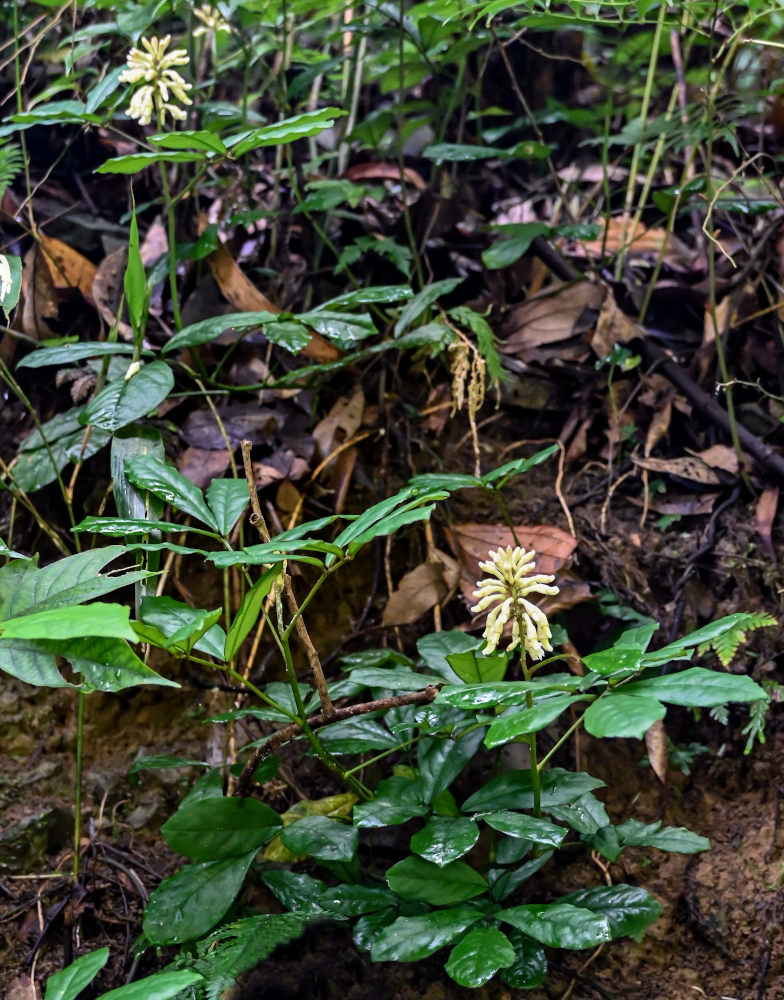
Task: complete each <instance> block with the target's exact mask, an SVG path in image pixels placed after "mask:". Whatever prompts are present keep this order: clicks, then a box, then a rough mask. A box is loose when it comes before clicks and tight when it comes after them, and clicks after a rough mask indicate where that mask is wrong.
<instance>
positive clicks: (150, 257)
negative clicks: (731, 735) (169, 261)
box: [139, 218, 169, 267]
mask: <svg viewBox="0 0 784 1000" xmlns="http://www.w3.org/2000/svg"><path fill="white" fill-rule="evenodd" d="M139 252H140V253H141V257H142V264H144V266H145V267H152V266H153V264H155V263H156V261H158V260H160V258H161V257H163V255H164V254H166V253H168V252H169V237H168V235H167V233H166V227H165V226H164V225H163V223H162V222H161V220H160V218H158V219H156V220H155V221H154V222H153V224H152V225H151V226H150V228H149V229H148V230H147V232H146V233H145V234H144V239H143V240H142V245H141V246H140V247H139Z"/></svg>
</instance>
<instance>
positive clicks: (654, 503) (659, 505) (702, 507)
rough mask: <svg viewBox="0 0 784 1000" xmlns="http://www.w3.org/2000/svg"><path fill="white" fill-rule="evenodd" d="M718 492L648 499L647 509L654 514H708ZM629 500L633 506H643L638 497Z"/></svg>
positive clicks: (718, 494)
mask: <svg viewBox="0 0 784 1000" xmlns="http://www.w3.org/2000/svg"><path fill="white" fill-rule="evenodd" d="M719 496H721V494H720V493H682V494H677V495H675V494H672V495H670V496H667V497H665V498H663V499H657V498H654V499H652V500H649V501H648V509H649V510H652V511H654V512H655V513H656V514H681V515H683V516H684V517H686V516H688V517H691V516H695V515H701V514H710V512H711V511H712V510H713V505H714V503H715V502H716V499H717V498H718V497H719ZM628 499H629V502H630V503H633V504H634V506H635V507H643V506H644V502H643V500H642V499H641V498H640V497H629V498H628Z"/></svg>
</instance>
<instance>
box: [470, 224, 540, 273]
mask: <svg viewBox="0 0 784 1000" xmlns="http://www.w3.org/2000/svg"><path fill="white" fill-rule="evenodd" d="M504 232H507V233H510V235H509V238H508V239H503V240H497V241H496V242H495V243H493V244H491V246H489V247H488V248H487V250H484V251H483V252H482V263H483V264H484V265H485V267H486V268H488V269H489V270H491V271H497V270H498V269H499V268H502V267H508V266H509V265H510V264H514V262H515V261H516V260H519V259H520V258H521V257H522V256H523V254H525V253H527V252H528V248H529V247H530V246H531V244H532V243H533V241H534V239H535V238H536V237H537V236H548V235H549V234H550V232H551V229H550V226H548V225H546V224H545V223H543V222H521V223H515V224H514V228H513V230H512V231H511V232H510V230H509V229H505V230H504Z"/></svg>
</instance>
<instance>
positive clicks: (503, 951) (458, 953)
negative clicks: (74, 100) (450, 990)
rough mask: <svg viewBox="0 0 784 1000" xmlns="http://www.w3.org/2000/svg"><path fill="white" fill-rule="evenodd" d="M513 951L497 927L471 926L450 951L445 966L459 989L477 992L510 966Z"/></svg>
mask: <svg viewBox="0 0 784 1000" xmlns="http://www.w3.org/2000/svg"><path fill="white" fill-rule="evenodd" d="M514 960H515V950H514V948H513V947H512V945H511V943H510V941H509V938H508V937H507V936H506V934H504V933H503V931H499V930H498V928H497V927H474V928H473V930H470V931H469V932H468V933H467V934H466V935H465V937H463V938H461V939H460V941H459V942H458V944H456V945H455V947H454V948H453V949H452V951H451V952H450V954H449V958H448V959H447V962H446V964H445V966H444V968H445V969H446V972H447V975H449V976H450V977H451V978H452V979H454V981H455V982H456V983H459V984H460V986H466V987H468V988H469V989H477V988H478V987H480V986H483V985H484V984H485V983H486V982H488V980H490V979H492V978H493V976H494V975H495V974H496V972H498V970H499V969H505V968H507V967H508V966H510V965H512V963H513V962H514Z"/></svg>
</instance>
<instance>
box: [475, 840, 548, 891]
mask: <svg viewBox="0 0 784 1000" xmlns="http://www.w3.org/2000/svg"><path fill="white" fill-rule="evenodd" d="M505 844H513V845H514V846H515V847H516V848H517V852H518V853H517V858H518V860H519V858H520V857H521V856H523V855H520V853H519V851H520V848H522V849H523V850H527V847H526V845H525V841H521V840H508V841H502V842H501V843H500V844H499V845H498V857H499V860H500V858H501V854H502V848H503V847H504V846H505ZM553 854H554V852H553V851H542V853H541V854H540V855H539V857H537V858H532V859H531V860H530V861H526V863H525V864H524V865H521V866H520V867H519V868H516V869H514V870H513V871H509V870H506V869H503V868H500V869H499V868H496V869H491V871H490V872H489V875H490V876H491V878H490V882H491V890H490V895H491V896H492V898H493V899H494V900H499V899H506V897H507V896H510V895H511V894H512V893H513V892H514V891H515V889H518V888H519V887H520V886H521V885H522V884H523V883H524V882H527V881H528V879H529V878H531V876H532V875H535V874H536V873H537V872H538V871H539V870H540V869H541V868H544V866H545V865H546V864H547V862H548V861H549V860H550V858H551V857H552V856H553Z"/></svg>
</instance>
